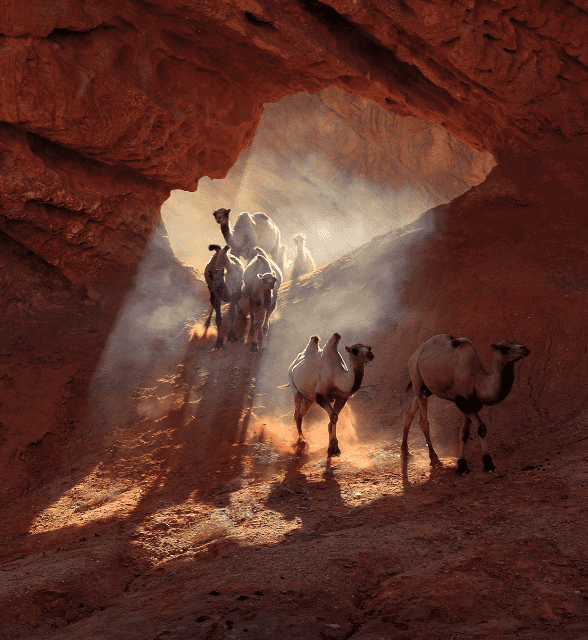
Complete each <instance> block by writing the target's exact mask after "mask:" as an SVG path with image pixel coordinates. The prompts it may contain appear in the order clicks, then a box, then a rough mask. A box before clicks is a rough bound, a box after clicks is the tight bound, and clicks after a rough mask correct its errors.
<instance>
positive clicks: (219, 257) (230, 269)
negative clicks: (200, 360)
mask: <svg viewBox="0 0 588 640" xmlns="http://www.w3.org/2000/svg"><path fill="white" fill-rule="evenodd" d="M208 250H209V251H214V252H215V253H214V255H213V256H212V258H211V259H210V260H209V261H208V264H207V265H206V267H204V279H205V280H206V284H207V285H208V291H209V292H210V304H211V309H210V313H209V314H208V318H207V320H206V322H205V323H204V326H205V327H207V328H208V327H209V326H210V319H211V317H212V312H213V311H216V328H217V338H216V345H215V348H216V349H222V348H223V346H224V345H223V339H222V337H221V334H220V328H221V324H222V316H221V303H222V302H229V303H230V306H229V322H230V325H229V334H228V336H227V341H228V342H238V341H239V338H237V336H236V334H235V331H234V330H233V323H234V320H235V309H236V307H237V303H238V302H239V300H240V298H241V287H242V286H243V265H242V264H241V261H240V260H239V259H238V258H235V256H233V255H231V252H230V249H229V245H226V246H225V247H224V248H223V249H222V250H221V248H220V246H219V245H218V244H211V245H209V246H208Z"/></svg>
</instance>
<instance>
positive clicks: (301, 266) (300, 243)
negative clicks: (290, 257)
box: [292, 233, 316, 280]
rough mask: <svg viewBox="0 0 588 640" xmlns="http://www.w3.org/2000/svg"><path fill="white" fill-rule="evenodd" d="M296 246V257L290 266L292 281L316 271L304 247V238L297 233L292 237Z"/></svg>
mask: <svg viewBox="0 0 588 640" xmlns="http://www.w3.org/2000/svg"><path fill="white" fill-rule="evenodd" d="M292 240H294V244H295V245H296V257H295V258H294V264H293V265H292V280H295V279H296V278H299V277H300V276H303V275H304V274H305V273H310V272H311V271H314V270H315V269H316V267H315V265H314V260H313V259H312V255H311V253H310V251H309V250H308V248H307V247H306V236H305V235H304V234H303V233H297V234H296V235H295V236H293V237H292Z"/></svg>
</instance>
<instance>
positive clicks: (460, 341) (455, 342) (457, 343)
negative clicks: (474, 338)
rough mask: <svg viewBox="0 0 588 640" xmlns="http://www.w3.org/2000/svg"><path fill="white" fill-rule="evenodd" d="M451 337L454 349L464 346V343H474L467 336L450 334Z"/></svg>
mask: <svg viewBox="0 0 588 640" xmlns="http://www.w3.org/2000/svg"><path fill="white" fill-rule="evenodd" d="M449 338H450V339H451V346H452V347H453V348H454V349H457V348H458V347H462V346H463V345H464V344H470V345H471V344H472V342H471V340H468V339H467V338H454V337H453V336H449Z"/></svg>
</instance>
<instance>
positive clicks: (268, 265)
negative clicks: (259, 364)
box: [243, 247, 282, 351]
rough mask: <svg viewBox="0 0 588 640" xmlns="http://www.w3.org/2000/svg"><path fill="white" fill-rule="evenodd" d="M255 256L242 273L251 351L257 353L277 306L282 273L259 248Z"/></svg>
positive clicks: (256, 248) (256, 249)
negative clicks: (246, 300) (248, 315)
mask: <svg viewBox="0 0 588 640" xmlns="http://www.w3.org/2000/svg"><path fill="white" fill-rule="evenodd" d="M255 251H256V255H255V257H254V258H253V259H252V260H251V261H250V262H249V264H248V265H247V266H246V267H245V272H244V273H243V298H247V299H248V300H249V312H250V315H251V326H250V329H249V337H250V340H251V351H258V350H259V349H258V344H259V343H262V340H263V336H265V335H267V332H268V330H269V319H270V316H271V314H272V313H273V312H274V309H275V308H276V305H277V304H278V291H279V289H280V286H281V284H282V272H281V271H280V269H279V268H278V266H277V265H276V263H275V262H274V261H273V260H271V259H270V258H269V256H268V255H267V253H266V252H265V251H264V250H263V249H262V248H261V247H255Z"/></svg>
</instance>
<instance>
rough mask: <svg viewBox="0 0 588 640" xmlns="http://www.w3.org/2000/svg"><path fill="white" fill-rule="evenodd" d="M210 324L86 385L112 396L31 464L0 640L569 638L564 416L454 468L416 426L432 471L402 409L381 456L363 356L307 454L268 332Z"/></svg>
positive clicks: (451, 435)
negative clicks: (489, 462) (136, 367)
mask: <svg viewBox="0 0 588 640" xmlns="http://www.w3.org/2000/svg"><path fill="white" fill-rule="evenodd" d="M280 322H281V321H280V319H277V320H276V329H275V333H274V334H272V340H274V337H275V336H277V337H278V338H279V336H280V333H279V327H280ZM98 328H100V327H98ZM238 330H239V333H240V334H241V335H244V334H245V333H246V326H245V325H244V324H243V322H241V324H240V325H239V327H238ZM327 337H328V336H325V337H324V338H325V339H326V338H327ZM215 338H216V330H215V329H214V328H213V329H210V330H209V331H205V330H204V328H203V326H202V324H201V323H199V324H198V325H197V326H196V327H195V333H194V335H193V337H192V339H191V341H190V343H189V345H188V348H187V350H186V352H185V353H184V355H183V358H182V360H181V362H179V363H175V364H174V365H173V367H170V365H169V363H167V366H168V370H167V374H165V375H159V373H158V372H157V367H156V366H155V365H156V364H157V363H153V367H154V370H153V372H152V373H153V375H150V376H146V377H145V379H143V380H142V386H139V387H137V388H135V389H134V393H133V395H132V397H127V396H125V389H126V388H127V387H124V385H123V386H122V387H121V386H118V387H117V385H119V383H120V381H118V382H117V383H116V384H115V383H113V382H112V381H111V382H110V386H108V384H106V385H105V386H104V387H103V388H101V389H99V391H100V393H101V394H102V396H103V397H105V398H107V399H108V400H109V401H108V402H106V405H105V406H109V407H111V408H112V407H113V406H115V405H117V407H118V409H120V411H118V412H115V413H113V414H112V415H111V414H105V413H104V412H102V413H100V412H98V413H94V414H88V416H87V417H86V419H85V423H84V424H83V426H82V427H80V428H78V429H76V430H75V431H74V432H72V433H71V434H70V435H69V436H68V438H69V440H68V443H67V445H66V448H67V451H68V455H67V456H65V457H64V462H63V463H62V464H61V465H60V466H59V467H58V468H55V469H47V468H45V467H43V464H44V463H43V460H42V457H41V458H39V459H38V460H36V464H37V467H38V469H44V471H43V473H44V474H45V477H46V480H45V481H44V482H41V483H37V484H36V485H35V486H34V488H32V489H31V490H29V491H25V492H23V494H22V495H21V497H20V498H19V499H18V500H16V501H13V502H11V503H9V504H8V505H5V507H4V508H3V509H2V515H1V518H0V522H1V523H2V524H1V525H0V535H1V539H2V556H1V569H2V573H1V574H0V575H1V576H2V580H1V581H0V611H1V616H0V620H1V621H0V638H4V639H7V640H8V639H10V640H16V639H17V638H39V639H40V638H43V639H47V640H57V639H64V640H65V639H67V640H74V639H80V640H82V639H84V640H89V639H100V640H115V639H119V638H120V639H121V640H122V639H124V640H131V639H137V640H139V639H140V640H155V639H161V640H164V639H165V640H180V639H188V638H190V639H192V638H194V639H196V638H227V639H228V638H259V639H266V638H267V639H268V640H269V639H276V638H284V639H299V640H313V639H315V638H316V639H336V640H340V639H344V638H353V639H354V640H360V639H361V640H379V639H406V640H409V639H410V640H414V639H421V638H422V639H425V638H426V639H428V638H431V639H433V638H435V639H436V638H440V639H441V638H442V639H447V640H450V639H451V640H459V639H462V640H463V639H465V638H529V639H531V638H532V639H534V640H539V639H545V640H547V639H549V640H552V639H554V638H558V639H559V638H562V639H564V638H570V639H579V638H586V637H588V631H586V629H587V628H588V624H587V622H588V617H587V613H588V609H587V600H588V537H587V535H586V533H587V532H586V517H585V513H586V507H587V506H588V505H587V502H588V501H587V495H588V494H587V489H586V487H587V484H588V480H587V476H586V470H585V459H586V456H587V453H588V452H587V444H588V436H587V435H586V426H585V424H586V423H585V421H584V420H583V419H582V418H581V417H578V418H575V419H574V421H573V422H572V423H571V424H566V425H563V424H561V425H550V426H549V428H548V429H547V428H546V429H543V430H540V431H537V430H535V431H534V430H531V429H528V428H526V427H524V425H523V426H519V425H516V424H505V425H502V428H501V431H500V433H496V432H494V433H492V432H491V433H490V434H489V438H490V442H491V451H492V454H493V457H494V461H495V463H496V466H497V472H496V473H493V474H485V473H483V472H482V470H481V467H482V465H481V459H480V455H481V454H480V447H479V444H478V443H477V442H476V441H472V443H471V445H470V447H469V456H468V460H469V462H470V467H471V468H472V470H473V471H472V473H471V474H470V475H469V476H467V477H461V476H458V475H457V474H456V470H455V458H456V452H457V427H458V425H459V416H458V415H457V414H451V415H452V416H453V417H452V419H451V424H446V425H442V424H439V423H438V422H437V423H435V421H434V419H433V421H432V436H433V441H434V442H435V444H436V447H437V450H438V453H439V455H440V457H441V459H442V461H443V463H444V466H443V467H442V468H439V469H431V468H430V466H429V461H428V455H427V453H426V447H425V444H424V439H423V437H422V434H421V432H420V430H419V428H418V425H416V424H415V426H414V428H413V430H412V431H411V438H410V446H411V451H412V456H411V457H410V458H409V460H408V462H407V463H403V461H402V460H401V458H400V456H399V451H400V438H401V412H402V406H400V400H399V401H398V403H397V405H398V406H397V409H396V414H395V415H389V416H385V417H383V416H382V409H381V407H382V406H383V398H384V396H385V395H386V394H388V395H389V391H388V390H387V389H386V387H385V386H384V385H383V383H382V380H381V377H380V373H379V372H378V371H379V370H378V369H377V368H375V365H374V368H373V369H370V368H369V367H368V369H366V378H365V380H364V387H363V388H362V390H361V391H360V392H358V394H357V395H356V396H355V397H354V398H352V399H351V401H350V402H349V404H348V406H347V407H346V408H345V410H344V412H343V414H342V416H341V420H340V428H339V434H340V446H341V450H342V455H341V457H340V458H334V459H332V460H331V461H327V459H326V448H327V433H326V423H327V420H326V419H325V415H324V413H323V412H322V410H320V409H316V408H313V410H311V412H310V413H309V416H308V418H309V419H308V421H307V422H305V430H306V434H307V441H308V446H307V448H306V450H305V452H304V453H303V455H301V456H296V455H294V451H295V450H294V448H293V446H292V444H293V442H294V439H295V437H294V436H295V427H294V424H293V420H292V400H291V394H290V390H289V389H278V388H277V387H278V386H280V385H282V384H284V383H285V382H286V378H285V371H284V372H282V377H280V375H278V374H277V373H276V374H274V373H273V370H272V372H271V377H270V381H269V382H268V379H267V375H266V374H263V375H264V380H263V384H261V380H260V376H261V375H262V372H263V362H264V358H267V357H268V354H271V353H272V352H273V353H274V354H275V353H276V352H277V351H280V348H279V345H276V344H275V343H272V342H271V341H270V343H269V344H268V346H267V349H266V351H265V352H263V353H262V354H252V353H251V352H250V350H249V345H248V344H246V343H240V344H229V345H228V346H227V348H226V349H223V350H221V351H217V350H215V349H214V348H213V347H214V342H215ZM84 341H86V342H84ZM84 344H87V337H85V336H81V337H80V338H79V344H78V343H76V337H75V336H73V337H72V346H71V353H74V354H75V350H76V348H79V349H81V348H83V345H84ZM272 345H273V346H272ZM303 346H304V345H303V344H302V345H300V348H302V347H303ZM272 350H273V351H272ZM374 352H375V354H376V359H377V358H378V350H377V348H376V346H374ZM38 356H39V354H36V357H38ZM280 358H281V360H280V362H282V361H284V362H287V361H289V360H291V355H290V354H289V353H287V352H283V353H280ZM281 366H282V365H280V367H281ZM371 366H372V365H370V367H371ZM280 370H281V369H280ZM156 374H157V375H156ZM268 389H273V391H272V392H271V393H268ZM515 392H516V390H515V391H513V393H515ZM269 395H271V398H269V397H268V396H269ZM432 402H433V403H434V402H435V400H433V401H432ZM439 402H440V401H439ZM119 405H120V406H119ZM122 405H124V407H123V406H122ZM123 409H124V410H123ZM23 455H28V453H27V452H25V453H24V454H23ZM32 462H35V461H34V460H33V461H32ZM32 462H31V464H32Z"/></svg>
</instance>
